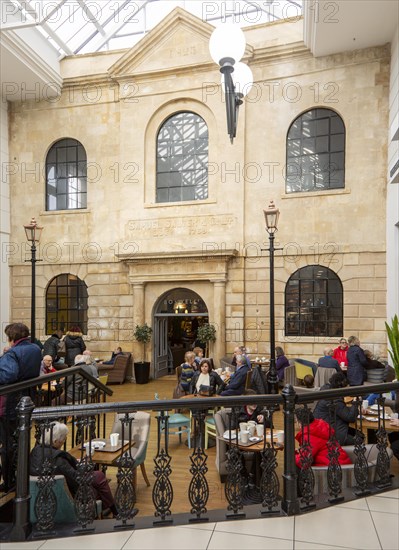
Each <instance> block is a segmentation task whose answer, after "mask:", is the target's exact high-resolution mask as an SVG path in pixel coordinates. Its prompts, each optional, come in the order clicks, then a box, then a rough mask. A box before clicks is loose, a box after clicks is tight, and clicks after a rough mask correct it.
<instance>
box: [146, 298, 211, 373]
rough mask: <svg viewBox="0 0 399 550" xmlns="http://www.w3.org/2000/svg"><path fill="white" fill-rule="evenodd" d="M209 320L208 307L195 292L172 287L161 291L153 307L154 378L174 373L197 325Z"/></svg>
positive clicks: (189, 344)
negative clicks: (164, 291) (163, 292)
mask: <svg viewBox="0 0 399 550" xmlns="http://www.w3.org/2000/svg"><path fill="white" fill-rule="evenodd" d="M207 322H208V308H207V307H206V304H205V302H204V300H203V299H202V298H201V296H199V295H198V294H197V293H196V292H194V291H192V290H188V289H187V288H175V289H173V290H170V291H169V292H167V293H165V294H163V295H162V296H161V297H160V298H159V300H158V302H157V303H156V304H155V307H154V323H153V326H154V346H153V351H154V358H153V362H154V377H155V378H160V377H161V376H165V375H166V374H168V373H171V372H173V369H174V367H176V366H177V365H180V364H181V363H182V362H183V360H184V354H185V353H186V351H188V350H191V349H192V347H193V344H194V342H195V339H196V336H197V330H198V327H199V326H200V325H201V324H203V323H207Z"/></svg>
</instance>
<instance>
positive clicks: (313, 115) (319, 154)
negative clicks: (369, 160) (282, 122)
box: [285, 109, 345, 193]
mask: <svg viewBox="0 0 399 550" xmlns="http://www.w3.org/2000/svg"><path fill="white" fill-rule="evenodd" d="M286 173H287V175H286V186H285V187H286V193H298V192H302V191H322V190H326V189H339V188H343V187H345V126H344V123H343V120H342V118H341V117H340V116H339V115H338V114H337V113H336V112H335V111H332V110H331V109H312V110H310V111H307V112H306V113H303V114H302V115H300V116H299V117H298V118H297V119H296V120H294V122H293V123H292V124H291V126H290V128H289V130H288V134H287V170H286Z"/></svg>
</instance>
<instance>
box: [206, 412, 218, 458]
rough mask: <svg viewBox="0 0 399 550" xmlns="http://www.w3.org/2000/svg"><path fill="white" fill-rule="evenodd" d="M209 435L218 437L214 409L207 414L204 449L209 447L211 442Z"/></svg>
mask: <svg viewBox="0 0 399 550" xmlns="http://www.w3.org/2000/svg"><path fill="white" fill-rule="evenodd" d="M209 436H211V437H214V438H215V439H216V436H217V433H216V424H215V416H214V412H213V411H212V413H211V415H210V416H207V417H206V419H205V441H204V449H207V448H208V444H209Z"/></svg>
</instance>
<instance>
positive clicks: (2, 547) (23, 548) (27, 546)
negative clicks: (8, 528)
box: [0, 540, 45, 550]
mask: <svg viewBox="0 0 399 550" xmlns="http://www.w3.org/2000/svg"><path fill="white" fill-rule="evenodd" d="M44 543H45V541H44V540H33V541H29V542H0V550H39V548H41V547H43V544H44Z"/></svg>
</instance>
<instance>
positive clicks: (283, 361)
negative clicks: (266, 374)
mask: <svg viewBox="0 0 399 550" xmlns="http://www.w3.org/2000/svg"><path fill="white" fill-rule="evenodd" d="M275 350H276V357H277V359H276V369H277V376H278V379H279V382H281V381H282V380H284V371H285V368H286V367H289V366H290V362H289V361H288V359H287V358H286V356H285V354H284V350H283V348H281V347H280V346H277V347H276V348H275Z"/></svg>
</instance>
